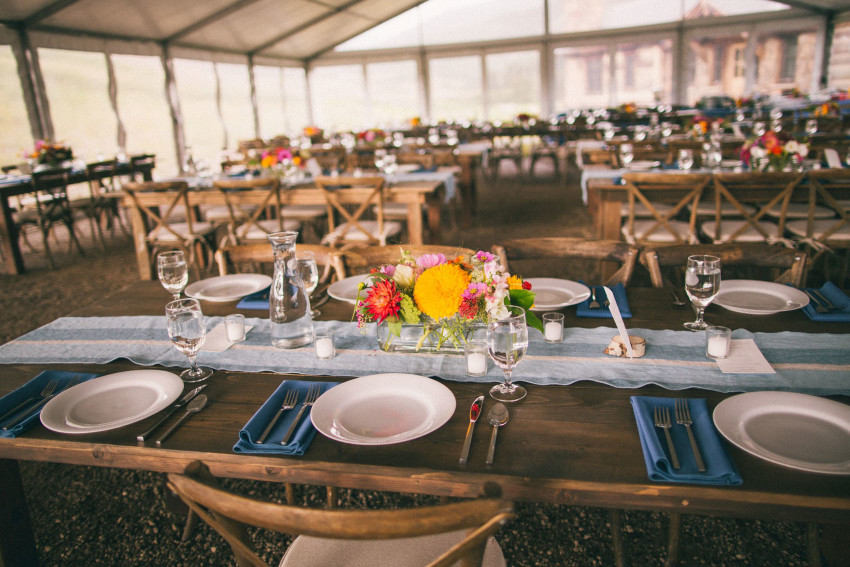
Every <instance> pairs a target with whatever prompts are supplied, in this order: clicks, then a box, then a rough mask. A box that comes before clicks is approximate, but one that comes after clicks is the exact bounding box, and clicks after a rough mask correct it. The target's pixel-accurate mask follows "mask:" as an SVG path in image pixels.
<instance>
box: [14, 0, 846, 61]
mask: <svg viewBox="0 0 850 567" xmlns="http://www.w3.org/2000/svg"><path fill="white" fill-rule="evenodd" d="M424 1H425V0H204V1H202V2H199V1H198V0H0V23H4V24H7V25H9V26H12V27H15V26H24V27H25V28H27V29H32V30H47V31H58V32H65V33H72V34H84V35H95V36H104V37H124V38H133V39H143V40H154V41H161V42H167V43H168V44H169V45H172V46H183V47H195V48H200V49H209V50H215V51H226V52H232V53H242V54H248V55H259V56H270V57H278V58H287V59H301V60H308V59H312V58H314V57H317V56H319V55H321V54H323V53H325V52H327V51H329V50H331V49H333V48H334V47H335V46H337V45H339V44H340V43H343V42H344V41H346V40H347V39H349V38H351V37H354V36H356V35H358V34H361V33H363V32H364V31H366V30H368V29H370V28H372V27H375V26H376V25H378V24H380V23H382V22H385V21H387V20H389V19H391V18H393V17H395V16H396V15H398V14H400V13H402V12H404V11H406V10H409V9H411V8H413V7H414V6H417V5H418V4H421V3H423V2H424ZM782 3H784V4H787V5H789V6H791V7H794V8H801V9H806V10H810V11H812V12H815V13H819V14H829V13H836V12H840V11H844V10H848V9H850V0H785V1H784V2H782Z"/></svg>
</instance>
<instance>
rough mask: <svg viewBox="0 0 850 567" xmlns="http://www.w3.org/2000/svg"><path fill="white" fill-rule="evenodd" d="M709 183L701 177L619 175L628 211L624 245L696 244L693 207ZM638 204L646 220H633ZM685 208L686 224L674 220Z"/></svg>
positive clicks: (671, 174) (624, 225) (705, 178)
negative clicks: (625, 193) (626, 243)
mask: <svg viewBox="0 0 850 567" xmlns="http://www.w3.org/2000/svg"><path fill="white" fill-rule="evenodd" d="M710 181H711V177H710V176H709V175H704V174H676V173H626V174H625V175H623V182H624V183H625V185H626V187H627V189H628V201H627V205H628V209H627V211H626V213H627V214H626V215H625V217H626V220H625V223H624V224H623V229H622V233H623V237H624V238H625V239H626V242H628V243H630V244H639V245H640V244H645V243H649V242H669V243H676V244H683V243H687V242H691V243H694V242H696V238H697V236H696V218H697V214H696V213H697V205H698V203H699V201H700V198H701V197H702V193H703V191H704V190H705V188H706V187H707V186H708V184H709V182H710ZM639 204H640V205H643V206H642V207H640V208H641V209H645V210H646V211H647V212H648V213H649V215H647V216H649V217H650V218H648V219H646V220H644V219H639V220H636V217H637V216H638V214H639V210H638V209H639V207H638V205H639ZM664 205H667V206H664ZM670 205H672V206H670ZM686 208H689V209H690V215H689V221H688V222H684V221H680V220H675V217H676V216H677V215H678V214H679V213H680V212H681V211H683V210H685V209H686Z"/></svg>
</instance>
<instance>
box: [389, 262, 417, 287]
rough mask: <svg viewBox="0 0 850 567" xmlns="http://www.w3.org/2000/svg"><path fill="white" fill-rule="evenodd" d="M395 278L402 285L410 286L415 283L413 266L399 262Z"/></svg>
mask: <svg viewBox="0 0 850 567" xmlns="http://www.w3.org/2000/svg"><path fill="white" fill-rule="evenodd" d="M393 280H395V283H397V284H398V285H399V286H401V287H410V286H412V285H413V268H411V267H410V266H408V265H407V264H399V265H398V266H396V267H395V273H394V274H393Z"/></svg>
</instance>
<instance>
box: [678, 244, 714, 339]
mask: <svg viewBox="0 0 850 567" xmlns="http://www.w3.org/2000/svg"><path fill="white" fill-rule="evenodd" d="M719 291H720V258H718V257H717V256H688V267H687V269H686V270H685V292H686V293H687V294H688V297H689V298H690V300H691V304H692V305H693V308H694V311H696V314H697V318H696V321H692V322H689V323H685V328H686V329H689V330H691V331H702V330H705V328H706V327H707V326H708V324H706V322H705V321H704V320H703V314H704V313H705V308H706V307H708V305H709V304H710V303H711V302H712V301H714V298H715V297H717V292H719Z"/></svg>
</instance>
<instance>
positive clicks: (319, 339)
mask: <svg viewBox="0 0 850 567" xmlns="http://www.w3.org/2000/svg"><path fill="white" fill-rule="evenodd" d="M313 342H315V343H316V357H317V358H333V357H335V356H336V346H335V345H334V332H333V329H316V330H315V331H314V332H313Z"/></svg>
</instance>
